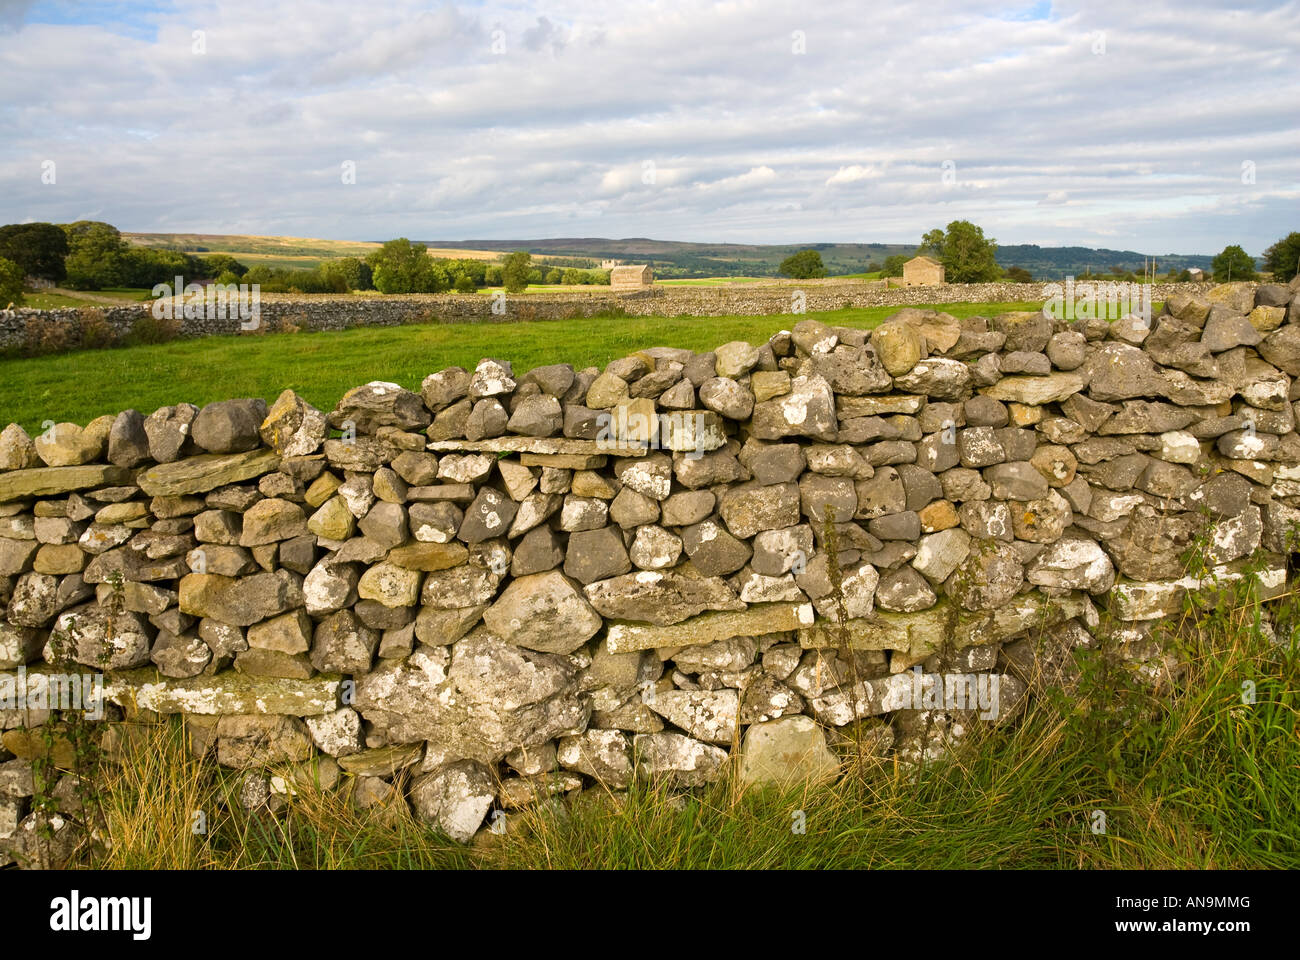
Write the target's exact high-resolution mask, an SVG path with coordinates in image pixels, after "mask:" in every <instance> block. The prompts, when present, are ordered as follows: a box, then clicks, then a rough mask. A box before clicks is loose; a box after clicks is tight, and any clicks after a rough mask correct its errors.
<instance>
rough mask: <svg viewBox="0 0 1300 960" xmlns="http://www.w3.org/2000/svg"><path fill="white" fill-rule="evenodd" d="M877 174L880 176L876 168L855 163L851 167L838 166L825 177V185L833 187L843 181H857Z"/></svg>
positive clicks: (868, 178) (872, 177)
mask: <svg viewBox="0 0 1300 960" xmlns="http://www.w3.org/2000/svg"><path fill="white" fill-rule="evenodd" d="M878 176H880V172H879V171H877V170H876V169H874V168H872V167H864V166H862V165H861V164H858V163H855V164H853V166H851V167H840V168H839V169H838V170H836V171H835V172H834V173H833V174H831V175H830V176H829V177H827V178H826V186H828V187H835V186H839V185H840V184H843V183H857V182H858V181H859V180H871V179H874V178H876V177H878Z"/></svg>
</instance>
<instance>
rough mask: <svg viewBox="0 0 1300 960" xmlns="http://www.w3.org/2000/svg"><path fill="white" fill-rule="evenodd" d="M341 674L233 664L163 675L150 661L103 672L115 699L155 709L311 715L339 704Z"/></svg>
mask: <svg viewBox="0 0 1300 960" xmlns="http://www.w3.org/2000/svg"><path fill="white" fill-rule="evenodd" d="M341 683H342V677H339V676H337V675H335V674H324V673H323V674H320V675H318V676H315V677H312V678H310V679H308V680H290V679H288V678H285V677H259V676H253V675H251V674H246V673H236V672H235V671H234V670H223V671H222V672H221V673H218V674H216V675H213V676H198V677H186V678H183V679H180V678H174V677H164V676H163V675H162V674H160V673H159V672H158V671H157V670H154V669H153V668H151V667H143V668H141V669H139V670H123V671H120V672H117V673H111V674H108V675H107V676H105V678H104V696H105V697H106V698H107V699H108V700H110V701H112V702H113V703H118V704H122V705H124V706H135V707H137V708H139V709H142V710H153V711H155V712H156V713H197V714H203V715H205V716H215V715H217V714H225V713H275V714H290V715H292V716H295V717H314V716H319V715H320V714H322V713H328V712H330V711H332V710H337V709H338V706H339V685H340V684H341Z"/></svg>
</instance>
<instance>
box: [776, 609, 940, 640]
mask: <svg viewBox="0 0 1300 960" xmlns="http://www.w3.org/2000/svg"><path fill="white" fill-rule="evenodd" d="M951 626H952V611H951V609H950V608H949V605H948V604H947V603H944V602H940V603H937V604H935V605H934V606H933V607H931V608H930V609H929V610H921V611H918V612H916V613H891V612H889V611H886V610H877V611H876V612H875V614H874V615H873V616H872V617H870V618H867V617H863V618H860V619H852V620H846V621H845V622H844V634H841V632H840V629H839V626H838V625H837V624H835V623H833V622H832V621H829V620H825V619H822V618H819V619H818V620H817V622H816V623H814V624H813V625H812V626H810V627H805V628H803V629H802V630H800V631H799V645H800V646H802V647H803V648H804V649H812V648H815V647H841V646H844V637H845V636H847V638H848V646H849V647H851V648H853V649H855V650H910V649H911V648H912V646H913V645H914V644H919V643H922V642H924V641H925V640H927V639H930V638H932V637H940V638H942V637H943V636H944V635H945V634H946V633H947V631H948V630H949V629H950V628H951Z"/></svg>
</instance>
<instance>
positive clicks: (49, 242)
mask: <svg viewBox="0 0 1300 960" xmlns="http://www.w3.org/2000/svg"><path fill="white" fill-rule="evenodd" d="M67 256H68V235H67V234H66V233H64V232H63V231H62V230H61V229H59V227H57V226H55V225H54V224H52V223H10V224H7V225H5V226H3V227H0V257H4V258H5V259H6V260H11V261H13V262H14V263H16V264H18V266H19V267H21V268H22V270H23V273H24V274H26V275H27V276H29V277H39V278H41V279H42V280H49V281H50V282H52V283H61V282H63V279H64V278H65V277H66V276H67V275H68V271H67V268H66V267H65V266H64V263H63V262H64V260H66V259H67Z"/></svg>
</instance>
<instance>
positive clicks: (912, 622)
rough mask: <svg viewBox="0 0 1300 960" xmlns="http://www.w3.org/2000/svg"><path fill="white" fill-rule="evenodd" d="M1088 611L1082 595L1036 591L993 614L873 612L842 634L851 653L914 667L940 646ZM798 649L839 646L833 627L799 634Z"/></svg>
mask: <svg viewBox="0 0 1300 960" xmlns="http://www.w3.org/2000/svg"><path fill="white" fill-rule="evenodd" d="M1088 605H1089V600H1088V598H1087V596H1086V595H1085V594H1083V593H1072V594H1069V595H1067V596H1064V597H1049V596H1046V595H1045V594H1041V593H1038V592H1037V591H1035V592H1033V593H1025V594H1021V595H1019V596H1017V597H1014V598H1012V599H1011V600H1010V601H1008V602H1007V603H1005V604H1003V605H1002V606H1001V607H999V608H998V609H996V610H988V611H970V610H962V609H961V608H960V607H959V606H958V605H957V604H955V603H953V602H952V601H951V600H949V599H948V598H946V597H945V598H944V599H941V600H940V601H939V602H938V603H936V604H935V605H934V606H933V607H930V608H929V609H928V610H918V611H916V612H915V613H891V612H888V611H885V610H877V611H876V612H875V613H874V614H873V615H872V616H871V617H865V618H862V619H857V620H849V621H847V622H846V623H845V628H846V630H847V633H848V640H849V646H850V647H853V648H856V649H859V650H899V651H906V652H907V654H908V656H909V660H910V662H919V661H921V660H924V659H925V658H926V657H928V656H930V655H931V654H933V653H938V652H939V651H940V650H942V649H943V647H944V643H945V642H947V643H948V645H949V646H950V648H951V649H952V650H960V649H961V648H962V647H973V646H979V645H981V644H988V643H999V642H1001V641H1003V640H1007V639H1010V638H1011V637H1015V636H1019V635H1020V634H1022V633H1026V632H1027V631H1030V630H1032V629H1034V628H1035V627H1046V626H1054V625H1056V624H1059V623H1064V622H1065V621H1066V620H1069V619H1070V618H1072V617H1079V616H1083V615H1084V614H1085V613H1086V612H1087V610H1088ZM799 643H800V645H801V646H802V647H804V648H805V649H809V648H814V647H839V646H841V645H842V643H841V638H840V633H839V630H838V628H837V627H836V625H835V624H834V623H832V622H830V621H827V620H824V619H819V620H818V621H817V622H816V623H814V624H812V625H810V626H808V627H806V628H804V629H802V630H800V631H799Z"/></svg>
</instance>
